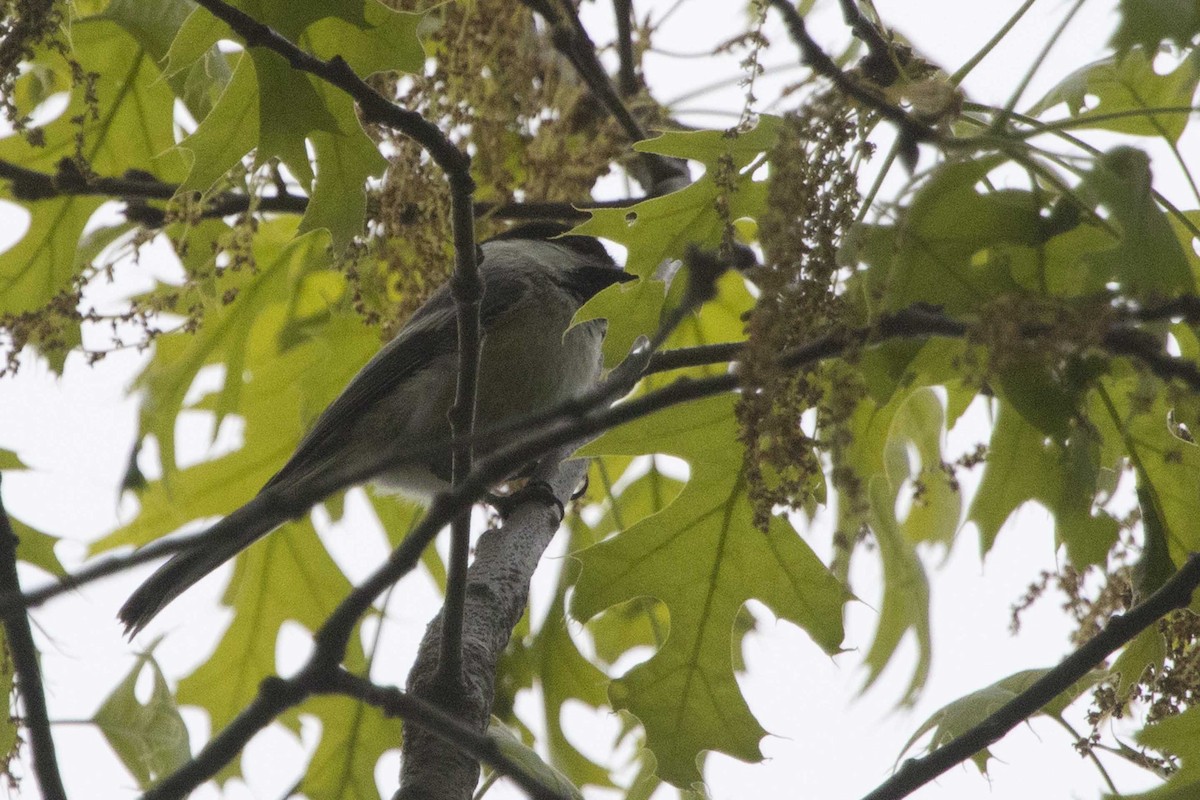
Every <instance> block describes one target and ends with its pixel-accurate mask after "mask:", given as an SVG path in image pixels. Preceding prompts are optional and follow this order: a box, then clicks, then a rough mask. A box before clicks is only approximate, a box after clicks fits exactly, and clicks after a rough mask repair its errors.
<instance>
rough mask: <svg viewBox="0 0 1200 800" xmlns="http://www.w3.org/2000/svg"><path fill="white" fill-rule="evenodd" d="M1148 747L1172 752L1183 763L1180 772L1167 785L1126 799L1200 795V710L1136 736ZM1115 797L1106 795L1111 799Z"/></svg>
mask: <svg viewBox="0 0 1200 800" xmlns="http://www.w3.org/2000/svg"><path fill="white" fill-rule="evenodd" d="M1137 740H1138V743H1139V744H1141V745H1143V746H1145V747H1152V748H1154V749H1155V750H1160V751H1164V752H1168V753H1171V754H1173V755H1175V756H1177V757H1178V758H1179V760H1180V765H1179V770H1178V771H1177V772H1175V773H1173V774H1172V775H1171V777H1170V778H1169V779H1168V780H1167V782H1166V784H1165V785H1163V786H1159V787H1157V788H1155V789H1151V790H1150V791H1148V792H1142V793H1141V794H1135V795H1123V796H1122V797H1123V798H1124V800H1192V798H1194V797H1196V794H1197V792H1200V708H1189V709H1188V710H1186V711H1184V712H1183V713H1181V714H1176V715H1175V716H1173V717H1167V718H1165V719H1163V720H1161V721H1159V722H1156V723H1154V724H1153V725H1150V726H1148V727H1146V728H1145V729H1143V730H1142V731H1141V733H1139V734H1138V736H1137ZM1112 797H1113V795H1106V798H1112Z"/></svg>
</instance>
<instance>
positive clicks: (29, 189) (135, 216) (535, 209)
mask: <svg viewBox="0 0 1200 800" xmlns="http://www.w3.org/2000/svg"><path fill="white" fill-rule="evenodd" d="M68 161H69V162H70V166H69V167H68V168H67V169H65V170H64V169H62V164H60V165H59V166H60V170H59V172H56V173H50V172H40V171H38V170H35V169H28V168H27V167H22V166H19V165H17V164H14V163H12V162H10V161H4V160H3V159H0V180H8V181H10V185H11V192H12V195H13V197H14V198H15V199H17V200H26V201H37V200H49V199H51V198H54V197H69V196H76V195H78V196H89V197H111V198H113V199H117V200H125V201H127V202H129V203H131V204H134V207H131V208H129V209H128V210H127V211H126V212H125V213H126V216H127V217H129V218H130V219H132V220H134V221H136V222H140V223H142V224H144V225H148V226H150V227H159V226H161V225H162V224H163V223H164V222H165V221H166V212H165V211H163V210H162V209H160V208H157V207H153V206H149V205H146V204H145V203H143V202H139V201H145V200H164V201H165V200H170V199H172V198H173V197H174V196H175V195H176V194H177V193H178V191H179V184H175V183H167V182H165V181H160V180H157V179H156V178H154V176H152V175H150V174H148V173H141V172H138V171H136V170H130V171H129V173H127V174H126V175H125V176H124V177H120V178H116V177H105V176H95V175H93V176H90V177H89V176H83V175H81V174H80V173H79V170H78V169H77V168H75V167H74V162H73V161H70V160H69V159H68ZM637 199H638V198H622V199H618V200H602V201H593V200H580V201H578V202H575V203H563V202H559V201H552V200H525V201H522V202H512V203H495V202H490V201H480V202H477V203H475V206H474V208H475V216H476V217H491V218H495V219H510V220H529V219H548V218H549V219H561V220H567V221H574V222H582V221H584V220H586V219H587V218H588V216H589V214H590V212H591V211H592V210H594V209H598V208H625V207H626V206H628V205H629V204H630V203H633V202H636V201H637ZM308 201H309V198H308V197H306V196H305V195H301V194H277V195H271V196H266V197H262V196H260V197H252V196H250V195H247V194H241V193H239V192H223V193H221V194H218V195H215V196H213V197H210V198H208V199H207V200H205V203H206V205H205V207H204V208H203V209H202V210H201V211H200V216H201V217H202V218H205V219H211V218H219V217H228V216H231V215H233V214H242V213H245V212H246V211H249V210H250V207H251V205H253V206H254V208H255V210H256V211H265V212H270V213H282V214H303V213H304V212H305V211H306V210H307V209H308Z"/></svg>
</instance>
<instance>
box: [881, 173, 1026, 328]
mask: <svg viewBox="0 0 1200 800" xmlns="http://www.w3.org/2000/svg"><path fill="white" fill-rule="evenodd" d="M1000 163H1001V158H1000V157H999V156H993V157H990V158H980V159H976V160H972V161H960V162H954V163H949V164H946V165H944V166H942V167H939V168H938V169H937V171H936V172H935V173H934V175H933V177H931V178H930V179H929V180H928V181H927V182H926V183H925V185H924V186H922V187H921V190H920V191H919V192H918V194H917V196H916V197H915V198H914V199H913V202H912V205H911V206H910V207H909V208H908V210H907V213H906V214H905V215H904V217H903V219H902V220H901V222H900V224H899V225H898V226H897V230H896V237H895V240H894V242H893V245H892V248H893V249H892V251H891V252H892V253H894V255H893V256H892V260H891V263H890V269H889V270H888V283H887V288H886V290H885V294H884V301H883V305H884V308H885V309H888V310H896V309H900V308H905V307H907V306H910V305H912V304H914V303H924V304H927V305H936V306H941V307H943V308H944V309H945V311H946V312H947V313H949V314H951V315H957V314H961V313H964V312H968V311H971V310H972V309H976V308H978V307H979V306H980V305H981V304H983V303H985V302H986V301H987V300H988V299H989V298H992V297H995V296H996V295H998V294H1001V293H1003V292H1006V291H1010V290H1011V289H1012V287H1013V283H1012V280H1011V278H1010V277H1009V275H1008V270H1007V264H1006V263H1004V264H1001V265H1000V266H1002V269H999V270H998V269H996V266H997V265H996V264H995V263H991V264H990V262H989V260H988V259H987V258H984V257H983V256H984V255H986V254H988V253H989V251H991V250H994V249H998V248H999V249H998V250H997V252H1003V249H1002V248H1004V247H1007V246H1010V245H1018V246H1022V245H1023V246H1027V247H1033V246H1035V245H1036V244H1038V242H1040V241H1041V236H1042V234H1041V225H1040V216H1039V211H1038V205H1039V203H1038V198H1037V197H1036V196H1035V195H1034V194H1032V193H1030V192H1026V191H1019V190H1016V189H1001V190H991V189H988V190H981V189H980V182H981V181H982V180H983V179H984V177H985V176H986V175H987V174H988V172H990V171H991V170H993V169H995V168H996V167H997V166H998V165H999V164H1000ZM874 238H877V237H874ZM872 252H875V251H874V250H873V251H872ZM989 264H990V266H989Z"/></svg>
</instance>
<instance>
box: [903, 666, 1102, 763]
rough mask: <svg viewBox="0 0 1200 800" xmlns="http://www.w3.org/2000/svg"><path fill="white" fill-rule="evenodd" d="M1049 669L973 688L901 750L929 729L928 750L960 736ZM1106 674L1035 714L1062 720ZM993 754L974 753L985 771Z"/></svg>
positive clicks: (929, 721)
mask: <svg viewBox="0 0 1200 800" xmlns="http://www.w3.org/2000/svg"><path fill="white" fill-rule="evenodd" d="M1049 671H1050V670H1049V669H1027V670H1023V671H1021V672H1017V673H1014V674H1012V675H1009V676H1008V677H1007V678H1002V679H1001V680H998V681H996V682H995V683H993V684H992V685H991V686H987V687H985V688H983V689H979V690H978V691H974V692H971V693H970V694H968V695H966V696H964V697H960V698H959V699H957V700H955V701H953V702H951V703H948V704H946V705H945V706H942V707H941V708H940V709H938V710H937V711H935V712H933V714H932V715H931V716H930V717H929V719H927V720H925V721H924V722H923V723H921V726H920V727H919V728H917V730H916V732H915V733H914V734H913V735H912V737H911V738H910V739H909V740H908V742H907V743H906V744H905V745H904V748H903V749H902V750H901V753H900V754H901V756H903V755H904V753H906V752H907V751H908V750H909V748H911V747H912V746H913V744H914V743H916V741H917V740H918V739H920V738H921V737H922V736H924V735H925V734H926V733H928V732H929V731H933V737H932V738H931V739H930V740H929V744H928V746H927V747H926V752H933V751H934V750H937V749H938V748H939V747H941V746H942V745H944V744H946V743H947V742H950V741H952V740H954V739H956V738H957V737H959V736H961V735H962V734H964V733H966V732H967V731H968V730H970V729H971V728H973V727H975V726H976V725H978V724H979V723H981V722H983V721H984V720H985V719H987V718H988V717H989V716H991V715H992V714H993V713H995V712H996V711H998V710H999V709H1000V708H1001V707H1003V706H1004V705H1005V704H1006V703H1008V702H1009V701H1010V700H1012V699H1013V698H1015V697H1016V696H1017V695H1019V694H1020V693H1021V692H1024V691H1025V690H1026V689H1028V688H1029V687H1030V686H1032V685H1033V684H1034V683H1036V682H1037V681H1039V680H1041V679H1042V677H1044V676H1045V675H1046V673H1047V672H1049ZM1102 677H1104V673H1103V672H1101V671H1099V670H1094V671H1092V672H1091V673H1089V674H1088V675H1086V676H1084V677H1083V678H1082V679H1080V680H1079V681H1078V682H1076V683H1075V684H1073V685H1072V686H1071V687H1070V688H1069V689H1067V690H1066V691H1065V692H1063V693H1062V694H1060V695H1058V696H1057V697H1055V698H1054V699H1053V700H1052V701H1050V703H1048V704H1047V705H1045V706H1043V707H1042V708H1041V709H1040V710H1039V711H1038V712H1037V713H1036V714H1034V715H1033V716H1040V715H1045V716H1048V717H1051V718H1052V719H1056V720H1061V719H1062V713H1063V711H1065V710H1066V708H1067V706H1069V705H1071V704H1072V703H1074V702H1075V701H1076V700H1077V699H1079V697H1080V695H1082V694H1083V693H1084V692H1085V691H1087V690H1088V689H1090V688H1091V687H1092V686H1094V685H1095V684H1096V682H1097V681H1099V680H1100V679H1101V678H1102ZM991 758H993V756H992V753H991V751H990V750H989V749H987V748H986V747H985V748H984V749H983V750H980V751H979V752H977V753H975V754H974V755H972V756H971V761H972V762H973V763H974V764H975V766H976V767H978V768H979V771H980V772H981V773H984V774H986V773H987V763H988V761H989V760H990V759H991Z"/></svg>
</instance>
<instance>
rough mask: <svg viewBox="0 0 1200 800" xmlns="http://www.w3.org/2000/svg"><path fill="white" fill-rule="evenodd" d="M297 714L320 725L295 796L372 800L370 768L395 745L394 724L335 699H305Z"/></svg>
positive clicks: (375, 798)
mask: <svg viewBox="0 0 1200 800" xmlns="http://www.w3.org/2000/svg"><path fill="white" fill-rule="evenodd" d="M300 713H302V714H312V715H314V716H316V717H317V719H319V720H320V722H321V741H320V743H319V744H318V745H317V750H316V752H315V753H313V757H312V759H311V760H310V761H309V763H308V769H307V770H305V773H304V779H303V780H302V781H301V782H300V787H299V792H300V793H302V794H303V795H304V796H305V797H308V798H311V800H378V798H379V787H378V786H377V784H376V783H375V768H376V766H377V765H378V764H379V759H380V758H382V757H383V754H384V753H386V752H388V751H389V750H395V749H396V748H397V747H399V746H400V729H401V723H400V720H399V719H395V718H392V717H388V716H386V715H384V714H383V713H382V712H381V711H380V710H379V709H377V708H374V707H372V706H368V705H365V704H364V703H359V702H356V701H352V700H350V699H349V698H346V697H338V696H336V695H330V696H326V697H312V698H309V699H308V700H307V701H306V702H305V703H304V705H303V706H301V708H300Z"/></svg>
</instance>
